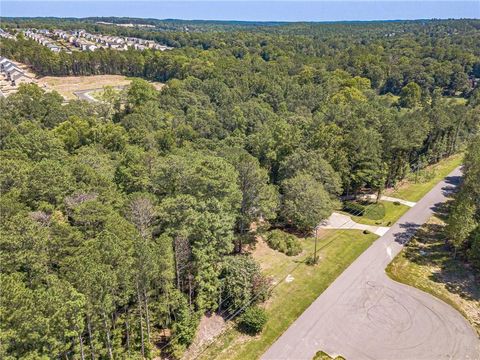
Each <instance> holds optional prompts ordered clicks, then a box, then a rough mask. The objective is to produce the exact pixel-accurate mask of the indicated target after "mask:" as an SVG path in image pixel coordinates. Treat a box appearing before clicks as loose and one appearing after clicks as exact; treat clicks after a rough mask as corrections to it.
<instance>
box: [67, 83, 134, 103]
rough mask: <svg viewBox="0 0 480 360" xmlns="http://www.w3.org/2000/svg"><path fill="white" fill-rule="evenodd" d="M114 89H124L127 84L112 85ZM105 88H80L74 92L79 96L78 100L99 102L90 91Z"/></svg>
mask: <svg viewBox="0 0 480 360" xmlns="http://www.w3.org/2000/svg"><path fill="white" fill-rule="evenodd" d="M112 87H113V88H114V89H117V90H122V89H123V88H124V87H125V86H123V85H120V86H112ZM103 89H104V88H95V89H87V90H78V91H74V92H73V94H74V95H75V96H76V97H77V98H78V100H86V101H88V102H97V101H98V100H97V99H95V98H94V97H93V96H92V95H90V93H92V92H94V91H100V90H103Z"/></svg>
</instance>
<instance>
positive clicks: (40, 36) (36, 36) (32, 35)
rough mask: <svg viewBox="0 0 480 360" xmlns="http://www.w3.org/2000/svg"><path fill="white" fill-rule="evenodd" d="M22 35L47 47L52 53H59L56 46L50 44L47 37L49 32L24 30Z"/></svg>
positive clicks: (50, 41)
mask: <svg viewBox="0 0 480 360" xmlns="http://www.w3.org/2000/svg"><path fill="white" fill-rule="evenodd" d="M23 34H24V35H25V37H27V38H29V39H32V40H34V41H36V42H38V43H39V44H41V45H43V46H45V47H47V48H48V49H50V50H51V51H53V52H60V50H61V49H60V47H59V46H58V45H56V44H55V43H53V42H52V39H51V38H50V37H49V35H50V32H49V31H48V30H37V31H32V30H26V31H24V32H23Z"/></svg>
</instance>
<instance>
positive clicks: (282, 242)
mask: <svg viewBox="0 0 480 360" xmlns="http://www.w3.org/2000/svg"><path fill="white" fill-rule="evenodd" d="M267 244H268V246H270V247H271V248H272V249H274V250H277V251H280V252H282V253H284V254H285V255H288V256H294V255H298V254H300V252H301V251H302V245H301V244H300V241H299V240H298V238H297V237H296V236H294V235H292V234H287V233H286V232H283V231H282V230H272V231H270V232H269V233H268V234H267Z"/></svg>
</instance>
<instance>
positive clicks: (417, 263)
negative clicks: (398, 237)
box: [386, 217, 480, 335]
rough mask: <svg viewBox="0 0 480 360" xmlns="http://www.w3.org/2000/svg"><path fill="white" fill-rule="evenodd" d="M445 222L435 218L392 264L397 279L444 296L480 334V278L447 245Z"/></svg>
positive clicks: (391, 274) (393, 273) (389, 266)
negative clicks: (443, 230) (453, 256)
mask: <svg viewBox="0 0 480 360" xmlns="http://www.w3.org/2000/svg"><path fill="white" fill-rule="evenodd" d="M443 226H444V224H443V223H442V222H441V221H440V220H439V219H438V218H436V217H432V218H431V219H430V221H429V222H428V223H427V224H425V225H424V226H423V227H422V229H421V230H419V232H418V233H417V235H416V236H415V238H414V239H412V240H411V241H410V243H409V244H408V245H407V246H406V247H405V248H404V249H403V250H402V252H401V253H400V254H398V256H397V257H395V259H394V260H393V261H392V262H391V263H390V264H389V265H388V267H387V269H386V272H387V274H388V275H389V276H390V277H391V278H392V279H394V280H396V281H398V282H401V283H404V284H407V285H410V286H414V287H416V288H419V289H420V290H423V291H425V292H428V293H430V294H432V295H433V296H436V297H438V298H439V299H442V300H443V301H445V302H446V303H448V304H450V305H451V306H453V307H454V308H456V309H457V310H458V311H460V312H461V313H462V314H463V315H464V316H465V317H466V318H467V319H468V320H469V321H470V323H471V324H472V325H473V326H474V328H475V329H476V330H477V332H478V334H479V335H480V285H479V284H480V279H478V274H477V275H476V276H475V275H474V273H473V271H472V270H471V269H470V268H469V267H468V266H467V265H466V264H465V263H464V262H462V261H461V260H459V259H457V260H456V259H453V258H452V254H451V252H450V251H448V249H447V248H446V247H445V239H444V238H443V232H442V229H443Z"/></svg>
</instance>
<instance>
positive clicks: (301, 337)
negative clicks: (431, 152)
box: [262, 169, 480, 360]
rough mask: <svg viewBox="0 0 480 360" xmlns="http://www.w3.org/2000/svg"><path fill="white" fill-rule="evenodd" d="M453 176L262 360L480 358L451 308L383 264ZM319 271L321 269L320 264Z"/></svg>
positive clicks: (346, 273) (471, 334) (429, 212)
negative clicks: (390, 275)
mask: <svg viewBox="0 0 480 360" xmlns="http://www.w3.org/2000/svg"><path fill="white" fill-rule="evenodd" d="M460 175H461V173H460V170H459V169H456V170H455V171H453V172H452V173H451V174H450V175H449V176H448V177H447V178H446V179H445V180H444V181H441V182H440V183H439V184H437V186H435V188H433V189H432V190H431V191H430V192H429V193H428V194H427V195H425V196H424V197H423V198H422V199H421V200H420V201H419V202H418V203H417V204H416V205H415V206H414V207H412V208H411V209H410V210H409V211H408V212H407V213H405V214H404V215H403V216H402V217H401V218H400V219H399V221H398V222H397V223H395V224H394V226H392V228H391V229H390V230H389V231H388V232H387V233H386V234H385V235H383V236H382V237H381V238H379V239H378V240H377V241H375V243H373V244H372V246H370V248H368V249H367V250H366V251H365V252H364V253H363V254H362V255H361V256H360V257H358V259H357V260H355V261H354V262H353V263H352V264H351V265H350V266H349V267H348V268H347V269H346V270H345V271H344V272H343V273H342V274H341V275H340V276H339V277H338V278H337V279H336V280H335V281H334V282H333V283H332V284H331V285H330V286H329V287H328V288H327V290H325V291H324V292H323V293H322V294H321V295H320V296H319V297H318V298H317V299H316V300H315V301H314V302H313V303H312V305H311V306H310V307H309V308H308V309H307V310H306V311H305V312H304V313H303V314H302V315H301V316H300V317H299V318H298V319H297V320H296V321H295V322H294V323H293V324H292V325H291V326H290V328H288V330H287V331H286V332H285V333H284V334H283V335H282V336H281V337H280V338H279V339H278V340H277V341H276V342H275V343H274V344H273V345H272V347H270V349H268V350H267V352H266V353H265V354H264V355H263V356H262V359H264V360H267V359H276V360H277V359H290V360H292V359H308V360H311V359H312V358H313V356H314V355H315V353H316V352H317V351H318V350H323V351H325V352H327V353H328V354H330V355H339V354H340V355H342V356H344V357H345V358H346V359H348V360H358V359H377V360H380V359H381V360H387V359H388V360H427V359H428V360H430V359H431V360H437V359H455V360H460V359H480V342H479V339H478V337H477V335H476V333H475V332H474V330H473V328H472V327H471V326H470V324H469V323H468V322H467V321H466V320H465V318H463V316H462V315H461V314H460V313H458V312H457V311H456V310H455V309H453V308H452V307H451V306H449V305H447V304H446V303H444V302H442V301H440V300H438V299H437V298H435V297H433V296H431V295H429V294H427V293H424V292H422V291H420V290H418V289H415V288H412V287H409V286H407V285H403V284H400V283H397V282H394V281H392V280H391V279H390V278H388V277H387V276H386V274H385V271H384V270H385V267H386V266H387V265H388V264H389V263H390V261H391V260H392V259H393V257H394V256H395V255H397V254H398V253H399V252H400V251H401V250H402V247H403V244H405V242H406V241H408V240H409V239H410V238H411V237H412V236H413V234H414V233H415V231H416V230H417V229H418V228H419V227H420V226H421V225H422V224H423V223H424V222H426V221H427V220H428V218H429V217H430V216H431V215H432V213H433V210H434V208H435V204H438V203H441V202H444V201H445V200H446V197H445V196H446V193H447V192H448V191H450V190H451V188H452V187H453V186H456V185H457V183H458V181H459V179H460ZM319 266H322V265H321V264H320V265H319Z"/></svg>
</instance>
